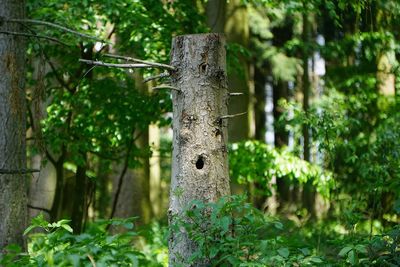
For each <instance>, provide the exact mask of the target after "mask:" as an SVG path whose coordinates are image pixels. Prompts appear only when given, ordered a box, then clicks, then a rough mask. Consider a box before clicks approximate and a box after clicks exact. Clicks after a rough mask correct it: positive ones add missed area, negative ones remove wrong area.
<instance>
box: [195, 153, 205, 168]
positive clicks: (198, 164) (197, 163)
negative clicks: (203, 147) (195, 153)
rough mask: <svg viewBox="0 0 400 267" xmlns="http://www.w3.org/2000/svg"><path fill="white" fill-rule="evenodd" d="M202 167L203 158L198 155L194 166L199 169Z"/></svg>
mask: <svg viewBox="0 0 400 267" xmlns="http://www.w3.org/2000/svg"><path fill="white" fill-rule="evenodd" d="M203 167H204V159H203V157H202V156H199V158H198V159H197V161H196V168H197V169H198V170H201V169H203Z"/></svg>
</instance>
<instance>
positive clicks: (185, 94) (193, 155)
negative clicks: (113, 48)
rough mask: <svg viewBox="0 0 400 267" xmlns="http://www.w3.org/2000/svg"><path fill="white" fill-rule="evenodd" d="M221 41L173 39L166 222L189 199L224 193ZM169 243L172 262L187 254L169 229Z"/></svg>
mask: <svg viewBox="0 0 400 267" xmlns="http://www.w3.org/2000/svg"><path fill="white" fill-rule="evenodd" d="M224 45H225V40H224V38H223V37H222V36H221V35H220V34H198V35H185V36H178V37H176V38H174V40H173V44H172V52H171V65H172V66H174V67H175V68H177V70H176V72H175V73H174V74H173V75H172V82H173V85H174V86H175V87H176V88H177V89H178V90H179V91H176V92H175V91H174V92H173V133H174V137H173V152H172V179H171V193H170V206H169V211H168V216H169V222H170V224H173V223H174V218H176V216H179V215H181V214H182V211H183V209H184V208H185V206H186V205H187V204H188V203H189V202H190V201H191V200H194V199H198V200H202V201H206V202H211V201H216V200H217V199H218V198H220V197H221V196H224V195H228V194H229V193H230V189H229V172H228V157H227V147H226V145H227V127H226V126H227V125H226V124H227V122H226V119H224V118H221V116H224V115H227V112H228V99H229V94H228V88H227V84H226V73H225V48H224ZM205 220H206V218H205ZM169 249H170V258H169V264H170V266H176V265H177V264H179V263H182V259H187V258H188V257H189V256H190V255H191V254H192V252H193V250H194V245H193V243H192V242H191V241H190V240H189V239H188V238H187V237H183V238H179V239H178V237H177V235H176V234H175V233H172V235H171V238H170V241H169ZM195 265H196V264H195ZM196 266H199V265H196Z"/></svg>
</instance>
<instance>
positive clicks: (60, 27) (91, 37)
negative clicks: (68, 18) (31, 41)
mask: <svg viewBox="0 0 400 267" xmlns="http://www.w3.org/2000/svg"><path fill="white" fill-rule="evenodd" d="M0 21H1V19H0ZM4 21H6V22H16V23H30V24H37V25H44V26H49V27H53V28H56V29H59V30H62V31H64V32H69V33H72V34H75V35H77V36H80V37H83V38H88V39H92V40H96V41H98V42H102V43H105V42H104V41H103V40H101V39H100V38H97V37H94V36H90V35H88V34H85V33H81V32H78V31H75V30H72V29H69V28H67V27H64V26H61V25H59V24H55V23H51V22H48V21H42V20H35V19H5V20H4Z"/></svg>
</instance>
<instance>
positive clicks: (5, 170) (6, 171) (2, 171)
mask: <svg viewBox="0 0 400 267" xmlns="http://www.w3.org/2000/svg"><path fill="white" fill-rule="evenodd" d="M33 172H40V170H38V169H19V170H11V169H0V174H27V173H33Z"/></svg>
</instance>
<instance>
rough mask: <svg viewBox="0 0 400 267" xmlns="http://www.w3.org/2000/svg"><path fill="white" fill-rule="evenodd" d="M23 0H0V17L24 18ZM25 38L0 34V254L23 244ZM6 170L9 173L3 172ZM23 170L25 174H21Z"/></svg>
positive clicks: (7, 27)
mask: <svg viewBox="0 0 400 267" xmlns="http://www.w3.org/2000/svg"><path fill="white" fill-rule="evenodd" d="M24 10H25V2H24V1H10V0H0V17H3V18H23V17H24V14H25V12H24ZM0 30H3V31H14V32H17V31H20V30H21V26H20V25H18V24H8V23H0ZM24 44H25V41H24V40H23V39H22V37H17V36H11V35H4V34H0V169H2V170H3V174H1V173H0V253H1V251H2V249H3V248H4V247H5V246H6V245H8V244H12V243H16V244H19V245H23V236H22V233H23V231H24V228H25V226H26V220H27V178H26V173H25V172H24V171H23V170H24V169H26V156H25V153H26V151H25V134H26V117H25V112H26V106H25V91H24V81H25V72H24V65H25V45H24ZM4 170H8V173H4ZM24 173H25V174H24Z"/></svg>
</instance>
